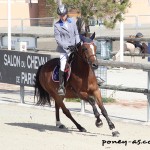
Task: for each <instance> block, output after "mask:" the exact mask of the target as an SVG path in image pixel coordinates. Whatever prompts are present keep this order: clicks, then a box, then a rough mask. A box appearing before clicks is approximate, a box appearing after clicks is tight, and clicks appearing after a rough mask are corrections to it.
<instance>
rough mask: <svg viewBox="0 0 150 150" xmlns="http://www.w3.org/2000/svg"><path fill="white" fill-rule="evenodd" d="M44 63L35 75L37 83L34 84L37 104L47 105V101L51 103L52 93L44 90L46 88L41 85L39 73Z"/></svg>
mask: <svg viewBox="0 0 150 150" xmlns="http://www.w3.org/2000/svg"><path fill="white" fill-rule="evenodd" d="M42 66H43V65H41V66H40V67H39V68H38V70H37V73H36V76H35V84H34V88H35V91H34V99H35V97H37V103H36V104H37V105H45V104H46V103H49V104H50V105H51V103H50V95H49V94H48V92H46V91H45V90H44V88H43V87H42V86H41V83H40V80H39V75H40V71H41V68H42Z"/></svg>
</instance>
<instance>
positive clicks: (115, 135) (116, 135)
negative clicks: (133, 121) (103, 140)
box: [112, 131, 120, 137]
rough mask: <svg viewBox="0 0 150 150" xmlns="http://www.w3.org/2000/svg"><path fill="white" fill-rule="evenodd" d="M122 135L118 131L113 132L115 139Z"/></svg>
mask: <svg viewBox="0 0 150 150" xmlns="http://www.w3.org/2000/svg"><path fill="white" fill-rule="evenodd" d="M119 135H120V133H119V132H118V131H114V132H112V136H113V137H119Z"/></svg>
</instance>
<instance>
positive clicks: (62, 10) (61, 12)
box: [57, 4, 68, 16]
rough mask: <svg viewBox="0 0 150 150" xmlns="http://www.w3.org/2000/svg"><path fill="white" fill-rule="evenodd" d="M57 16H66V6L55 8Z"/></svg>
mask: <svg viewBox="0 0 150 150" xmlns="http://www.w3.org/2000/svg"><path fill="white" fill-rule="evenodd" d="M57 14H58V15H59V16H63V15H66V14H68V8H67V6H66V5H64V4H62V5H59V6H58V8H57Z"/></svg>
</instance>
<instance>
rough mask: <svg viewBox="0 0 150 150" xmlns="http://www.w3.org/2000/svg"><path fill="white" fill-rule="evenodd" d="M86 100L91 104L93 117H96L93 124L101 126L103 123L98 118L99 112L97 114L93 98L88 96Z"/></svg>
mask: <svg viewBox="0 0 150 150" xmlns="http://www.w3.org/2000/svg"><path fill="white" fill-rule="evenodd" d="M87 101H88V102H89V104H90V105H91V106H92V108H93V112H94V115H95V118H97V119H96V122H95V125H96V126H97V127H101V126H102V125H103V122H102V120H101V119H100V114H99V112H98V110H97V108H96V105H95V100H94V99H93V98H91V97H89V98H88V100H87Z"/></svg>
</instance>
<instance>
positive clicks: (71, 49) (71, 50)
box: [68, 45, 76, 52]
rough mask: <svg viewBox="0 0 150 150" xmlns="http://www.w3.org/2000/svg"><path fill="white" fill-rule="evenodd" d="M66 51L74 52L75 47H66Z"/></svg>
mask: <svg viewBox="0 0 150 150" xmlns="http://www.w3.org/2000/svg"><path fill="white" fill-rule="evenodd" d="M68 49H69V50H70V52H74V51H75V50H76V46H73V45H71V46H68Z"/></svg>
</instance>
